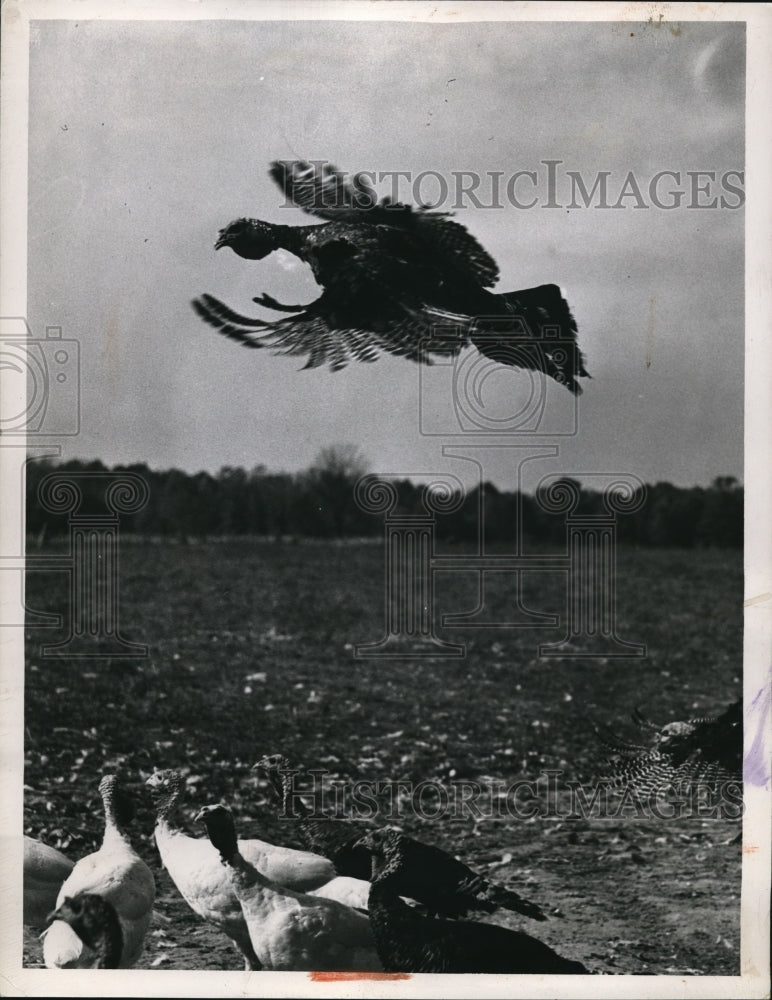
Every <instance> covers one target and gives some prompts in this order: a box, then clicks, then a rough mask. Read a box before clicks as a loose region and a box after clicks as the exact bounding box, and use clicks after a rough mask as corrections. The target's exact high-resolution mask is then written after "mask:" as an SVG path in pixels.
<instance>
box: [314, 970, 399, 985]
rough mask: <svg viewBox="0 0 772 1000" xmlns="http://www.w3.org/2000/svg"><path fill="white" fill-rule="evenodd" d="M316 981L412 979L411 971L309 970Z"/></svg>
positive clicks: (341, 981)
mask: <svg viewBox="0 0 772 1000" xmlns="http://www.w3.org/2000/svg"><path fill="white" fill-rule="evenodd" d="M308 978H309V979H310V980H311V981H312V982H314V983H343V982H348V981H349V980H351V979H412V978H413V976H412V973H410V972H309V973H308Z"/></svg>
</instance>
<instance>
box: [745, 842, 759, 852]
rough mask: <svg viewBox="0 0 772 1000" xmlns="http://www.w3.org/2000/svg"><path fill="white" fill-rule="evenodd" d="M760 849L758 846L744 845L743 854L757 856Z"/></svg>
mask: <svg viewBox="0 0 772 1000" xmlns="http://www.w3.org/2000/svg"><path fill="white" fill-rule="evenodd" d="M758 849H759V845H758V844H743V854H755V853H756V851H758Z"/></svg>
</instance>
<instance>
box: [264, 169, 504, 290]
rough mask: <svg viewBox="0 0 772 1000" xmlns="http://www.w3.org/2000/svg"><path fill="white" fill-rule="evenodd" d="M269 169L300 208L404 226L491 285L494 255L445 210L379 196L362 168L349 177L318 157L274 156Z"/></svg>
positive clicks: (433, 251)
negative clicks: (404, 203) (291, 157)
mask: <svg viewBox="0 0 772 1000" xmlns="http://www.w3.org/2000/svg"><path fill="white" fill-rule="evenodd" d="M269 172H270V175H271V177H272V178H273V179H274V180H275V181H276V183H277V184H278V185H279V187H280V188H281V189H282V191H283V192H284V194H285V195H286V196H287V197H288V198H289V199H290V201H291V202H292V203H293V204H294V205H296V206H297V207H298V208H301V209H302V210H303V211H304V212H310V213H311V214H312V215H316V216H318V217H319V218H322V219H327V220H329V221H331V222H356V223H362V224H365V225H387V226H393V227H395V228H399V229H405V230H408V231H409V232H411V233H412V235H413V236H414V237H415V238H416V239H417V240H419V241H420V243H421V244H423V245H424V247H425V250H426V252H427V253H428V254H430V255H433V256H434V257H435V258H439V261H438V262H439V263H442V262H443V261H444V262H445V264H446V265H452V266H453V267H454V268H458V269H461V270H463V271H465V272H466V273H467V274H468V275H470V276H471V277H473V278H474V279H475V281H476V282H477V283H478V284H480V285H481V286H482V287H483V288H490V287H492V286H493V285H495V283H496V281H497V280H498V277H499V269H498V265H497V264H496V262H495V260H494V259H493V258H492V257H491V256H490V254H489V253H488V252H487V251H486V250H485V249H483V247H482V246H481V245H480V244H479V243H478V242H477V240H476V239H475V238H474V236H472V234H471V233H470V232H469V231H468V230H467V229H466V228H465V227H464V226H462V225H461V224H460V223H458V222H451V221H450V220H449V219H448V214H449V213H447V212H434V211H432V210H430V209H427V208H424V207H423V206H421V207H419V208H417V209H415V208H412V207H411V206H409V205H403V204H401V203H400V202H394V201H391V199H389V198H382V199H381V200H380V201H379V200H378V198H377V195H376V194H375V191H374V190H373V189H372V188H371V187H370V186H369V185H368V184H366V183H365V181H364V179H363V177H362V175H361V174H357V175H355V176H354V178H353V181H351V182H349V181H348V180H347V178H346V175H345V174H343V173H342V172H341V171H340V170H337V169H336V168H335V167H333V166H331V165H330V164H328V163H326V162H324V161H321V160H317V161H314V162H308V161H305V160H276V161H275V162H274V163H272V164H271V167H270V171H269Z"/></svg>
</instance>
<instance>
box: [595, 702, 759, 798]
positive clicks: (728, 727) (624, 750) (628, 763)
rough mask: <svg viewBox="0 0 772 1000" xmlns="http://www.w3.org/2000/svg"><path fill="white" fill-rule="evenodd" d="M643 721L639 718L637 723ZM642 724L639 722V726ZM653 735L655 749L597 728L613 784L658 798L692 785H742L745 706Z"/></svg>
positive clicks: (671, 725)
mask: <svg viewBox="0 0 772 1000" xmlns="http://www.w3.org/2000/svg"><path fill="white" fill-rule="evenodd" d="M639 718H642V717H641V716H640V713H637V715H636V716H634V719H635V721H636V722H638V719H639ZM638 724H639V725H640V723H638ZM646 728H647V729H648V730H649V731H650V732H653V733H654V739H655V743H654V745H649V746H645V745H642V744H639V743H632V742H628V741H625V740H622V739H619V738H618V737H617V736H615V735H614V734H613V733H612V732H611V731H610V730H608V729H604V728H600V727H596V729H595V732H596V735H597V736H598V739H599V740H600V742H601V743H602V744H603V746H604V747H605V748H606V756H607V759H608V762H609V764H610V765H611V771H612V777H613V779H614V783H615V784H617V785H620V786H626V787H629V788H630V789H631V790H633V791H634V792H636V793H637V794H639V795H653V794H656V793H660V792H663V791H665V790H666V789H668V788H671V787H673V788H678V787H679V786H683V785H687V784H702V785H713V786H718V785H722V784H726V783H727V782H738V783H739V782H741V781H742V704H741V702H738V703H736V704H735V705H732V706H730V708H729V709H727V711H726V712H724V713H723V714H722V715H721V716H719V717H718V718H716V719H692V720H689V721H688V722H686V723H669V724H668V725H667V726H664V727H662V728H661V729H658V728H657V727H656V726H654V725H652V724H651V723H649V722H648V720H646Z"/></svg>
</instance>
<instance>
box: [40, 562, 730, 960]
mask: <svg viewBox="0 0 772 1000" xmlns="http://www.w3.org/2000/svg"><path fill="white" fill-rule="evenodd" d="M121 558H122V563H121V587H122V590H121V601H122V605H121V612H122V615H123V622H124V624H123V626H122V627H123V630H124V634H125V635H126V637H127V638H131V639H133V640H135V641H141V642H145V643H146V644H147V645H148V647H149V656H148V657H147V658H145V659H141V660H136V661H129V660H125V661H118V660H113V661H107V660H106V661H104V662H103V661H99V660H95V661H90V662H88V663H87V665H86V666H85V667H84V666H82V665H74V664H73V663H72V661H70V662H67V661H65V660H57V659H56V658H55V657H44V656H42V655H41V654H40V643H41V641H46V642H52V641H55V640H56V638H57V636H56V635H55V634H52V633H51V632H50V631H47V632H46V633H45V634H43V630H41V629H29V630H28V642H27V647H28V664H27V691H26V720H25V721H26V727H27V744H26V748H25V749H26V769H25V784H26V793H25V796H26V797H25V832H27V833H29V834H30V835H32V836H37V837H40V838H41V839H42V840H44V841H46V842H48V843H51V844H53V845H54V846H57V847H59V848H60V849H62V850H64V851H65V853H67V854H68V855H70V856H71V857H72V858H78V857H81V856H83V855H85V854H87V853H89V851H92V850H94V849H95V848H96V847H97V846H98V844H99V840H100V837H101V817H100V808H99V801H98V796H97V794H96V785H97V784H98V781H99V777H100V775H101V774H103V773H109V772H110V771H115V772H117V773H119V774H120V775H121V776H122V777H123V778H124V779H125V780H126V781H127V783H128V786H129V787H130V789H131V790H132V791H134V792H136V793H137V795H138V798H139V803H140V808H139V813H138V818H137V823H136V832H135V835H134V837H135V840H134V842H135V845H136V847H137V849H138V850H139V852H140V853H141V854H142V856H143V857H144V858H145V860H146V861H147V862H148V863H149V864H150V865H151V867H152V869H153V871H154V874H155V876H156V882H157V898H156V917H155V919H154V922H153V925H152V927H151V931H150V933H149V935H148V937H147V940H146V948H145V952H144V955H143V957H142V959H141V961H140V963H139V965H138V967H139V968H145V969H148V968H153V969H159V970H180V969H193V970H195V969H221V970H222V969H227V970H238V969H240V968H242V962H241V957H240V955H239V954H238V953H237V952H236V951H235V950H234V948H233V947H232V946H231V944H230V942H229V941H228V940H227V939H226V938H225V937H224V936H223V935H222V934H221V933H220V932H218V931H216V930H214V929H212V928H211V927H209V926H208V925H206V924H204V923H203V922H202V921H201V920H200V919H199V918H198V917H196V916H195V914H193V913H192V911H191V910H189V908H188V907H187V905H186V904H185V902H184V901H183V900H182V898H181V897H180V895H179V893H178V892H177V890H176V889H175V887H174V886H173V884H172V883H171V881H170V879H169V877H168V875H167V874H166V872H165V871H164V870H163V869H162V868H161V866H160V862H159V858H158V854H157V852H156V850H155V847H154V844H153V841H152V825H153V816H152V813H151V811H150V808H149V806H148V804H147V803H146V802H145V801H144V800H143V799H142V797H141V789H142V786H143V782H144V779H145V778H146V777H147V776H148V775H149V774H150V773H152V771H153V769H154V768H161V767H180V768H183V769H184V770H185V771H186V773H187V774H188V776H189V777H190V778H193V779H194V780H193V781H192V782H191V784H190V787H189V794H188V801H187V804H186V808H185V814H186V817H187V829H188V832H189V833H190V834H191V835H195V836H201V835H202V831H201V830H198V829H196V828H195V825H194V824H193V822H192V817H193V816H194V815H195V811H196V810H197V809H198V808H200V806H201V805H202V804H205V803H206V802H209V801H223V802H226V803H227V804H228V805H229V806H231V808H232V809H233V811H234V814H235V816H236V820H237V823H238V828H239V834H240V836H244V837H249V836H252V837H261V838H262V839H266V840H270V841H273V842H280V843H290V840H289V838H288V834H287V829H286V824H284V825H283V823H282V821H281V820H280V819H278V818H277V817H276V814H275V810H274V808H273V806H272V804H271V802H270V800H269V796H268V792H267V788H266V786H265V783H264V782H260V781H259V780H258V779H257V778H256V777H255V775H254V774H252V773H251V771H250V767H251V764H252V763H254V761H255V760H257V759H258V757H259V756H261V755H262V754H263V753H267V752H277V751H282V752H285V753H287V754H288V755H291V756H292V757H293V758H294V759H295V760H297V761H299V762H300V764H301V766H304V767H306V768H312V767H325V768H327V769H328V770H329V772H330V778H331V780H362V779H373V778H378V779H381V780H386V779H391V780H401V781H413V782H420V781H425V780H432V781H434V782H436V783H438V784H442V785H443V786H444V787H447V788H450V789H452V787H453V785H454V782H458V781H460V780H462V779H463V780H470V781H476V782H478V783H479V784H480V786H481V787H483V788H485V789H487V788H488V787H491V786H496V787H498V786H497V785H496V783H499V782H503V783H504V784H505V785H506V784H508V783H511V782H513V781H525V780H537V779H539V780H543V779H541V778H540V777H539V776H540V775H543V773H544V772H545V771H546V770H550V769H554V770H557V771H559V772H560V774H561V779H560V780H561V781H562V782H565V781H581V782H583V783H587V782H591V781H592V779H593V777H594V776H595V777H596V776H597V775H598V773H599V768H600V767H601V763H600V761H601V758H600V756H599V748H598V745H597V742H596V741H595V739H594V736H593V732H592V728H591V724H592V722H593V721H598V722H603V723H606V724H608V725H611V726H612V727H614V728H616V729H617V730H618V731H620V732H622V733H625V734H626V735H631V733H632V732H633V730H632V729H631V723H630V721H629V712H630V711H631V710H632V709H633V708H634V707H636V706H638V707H640V708H642V709H644V710H645V711H646V713H647V714H648V715H649V716H650V717H652V718H653V719H656V720H658V721H659V722H667V721H670V720H671V719H675V718H683V717H687V716H690V715H701V714H705V713H706V712H708V711H715V710H720V709H721V708H723V707H724V706H725V705H726V704H728V703H729V702H730V701H731V700H733V699H734V698H735V697H737V692H738V691H739V687H738V685H739V684H740V683H741V649H742V646H741V641H742V638H741V637H742V619H741V610H740V609H741V598H742V564H741V556H740V554H739V553H736V552H728V553H727V552H720V551H695V552H673V551H667V552H662V551H660V552H654V551H637V550H626V551H624V552H622V553H620V574H619V579H620V586H619V592H618V605H619V627H620V629H621V631H622V632H623V633H624V635H625V637H627V638H629V639H631V640H633V641H640V642H645V643H646V645H647V656H646V658H645V659H644V660H643V661H640V662H637V663H635V664H631V663H630V662H626V661H613V660H606V661H605V662H601V661H586V660H585V661H582V660H578V659H573V658H571V657H566V658H563V659H553V660H550V661H546V660H545V659H544V658H541V657H539V656H538V653H537V651H536V647H537V644H538V643H539V642H549V641H554V640H555V639H556V638H559V637H560V630H559V629H555V630H552V631H550V630H535V629H520V630H502V629H496V630H486V629H482V630H480V629H478V630H461V629H458V630H456V631H453V632H451V631H450V630H446V631H443V636H447V638H448V639H449V640H452V641H463V642H465V643H466V645H467V653H466V656H465V658H463V659H462V660H440V659H428V660H422V661H420V662H417V661H415V660H413V661H411V660H405V661H400V660H396V661H392V662H389V663H388V664H383V663H376V664H374V665H373V664H366V665H365V664H363V663H362V662H356V661H354V660H352V654H351V648H352V644H354V643H356V642H361V641H370V640H374V639H377V638H379V636H380V634H382V631H383V619H382V616H383V596H382V591H381V586H382V551H381V550H380V548H379V547H377V546H364V545H363V546H361V547H356V546H348V547H341V546H334V545H332V544H330V545H326V546H325V545H316V546H303V545H297V546H286V545H285V546H282V545H279V544H273V543H270V544H269V543H264V544H262V545H258V544H256V543H252V544H249V543H247V544H239V545H234V546H228V545H225V544H221V545H219V546H218V545H215V544H214V543H212V544H205V545H200V546H173V545H170V544H168V543H163V544H156V545H151V544H146V545H144V546H139V545H137V546H134V547H132V546H126V548H125V551H124V552H122V557H121ZM36 576H37V579H36ZM533 576H534V577H538V578H539V580H538V582H537V583H535V584H534V590H533V593H531V594H529V595H528V601H529V604H530V606H532V607H537V608H544V609H545V610H551V609H554V608H555V607H556V606H557V607H558V608H559V607H560V593H561V589H560V588H561V583H560V581H559V580H558V579H551V578H550V574H533ZM46 578H47V579H46ZM52 578H53V575H51V574H37V575H35V574H33V575H32V576H31V577H30V583H29V589H28V601H29V604H30V605H31V606H32V607H34V608H36V609H39V610H54V611H55V610H62V611H64V610H66V599H67V595H66V591H65V589H64V584H63V582H61V586H60V587H59V586H58V585H57V586H52V585H51V581H52ZM489 598H490V603H491V608H493V609H495V607H496V602H497V601H498V602H500V603H502V604H505V603H506V601H507V599H508V595H507V591H506V587H505V584H504V582H503V581H502V583H501V584H500V585H499V590H496V589H495V588H493V589H492V590H491V592H490V594H489ZM437 599H438V601H440V602H443V608H444V609H450V610H458V609H459V608H463V607H465V606H466V607H468V606H470V602H471V601H473V600H474V587H473V586H471V585H470V583H469V581H468V580H466V579H464V578H462V576H461V575H459V577H458V578H457V579H453V580H451V581H449V582H448V583H447V584H446V585H445V586H444V587H440V588H438V595H437ZM561 789H564V786H563V785H561ZM540 801H541V800H540ZM550 801H551V805H549V802H550ZM545 802H547V803H548V804H547V805H546V806H544V804H543V805H542V808H540V809H539V810H538V814H537V815H535V816H532V817H531V818H517V819H513V818H512V817H509V816H506V815H502V816H474V815H469V814H463V811H462V814H458V811H457V812H456V813H453V812H452V811H447V810H446V811H445V812H444V814H442V815H440V816H437V817H434V818H431V817H429V818H427V817H426V816H424V817H422V816H420V815H417V814H416V813H415V811H412V812H411V811H410V810H407V811H406V812H405V814H404V815H401V816H400V822H401V823H402V825H403V826H404V828H405V830H406V832H408V833H410V834H412V835H414V836H417V837H419V838H421V839H423V840H427V841H429V842H431V843H435V844H437V845H439V846H441V847H444V848H445V849H447V850H449V851H451V852H452V853H454V854H456V855H457V856H459V857H460V858H462V859H463V860H464V861H466V862H467V863H468V864H470V865H471V866H472V867H474V868H476V869H478V870H480V871H483V872H486V873H488V874H489V875H490V877H491V878H494V879H495V880H497V881H499V882H503V883H507V884H510V885H511V886H512V887H513V888H516V889H517V890H518V891H519V892H521V894H522V895H525V896H527V897H528V898H530V899H532V900H534V901H535V902H537V903H539V904H540V905H541V906H542V907H543V909H544V910H545V912H546V913H547V914H548V917H549V920H548V921H546V922H542V923H535V922H533V921H530V920H527V919H525V918H522V917H519V916H518V915H516V914H509V913H506V912H499V913H497V914H494V915H492V916H490V917H486V918H485V919H487V920H491V921H492V922H497V923H502V924H505V925H507V926H512V927H517V928H519V929H522V930H525V931H527V932H528V933H530V934H533V935H534V936H536V937H538V938H540V939H541V940H543V941H545V942H546V943H548V944H549V945H551V946H552V947H554V948H555V949H556V950H557V951H559V952H560V953H561V954H563V955H565V956H566V957H570V958H574V959H578V960H581V961H582V962H584V963H585V964H586V965H587V966H588V967H590V968H592V969H594V970H595V971H597V972H599V973H602V974H621V973H627V974H648V975H652V974H656V975H663V976H666V975H679V976H684V975H738V974H739V957H740V921H739V913H740V866H741V844H740V843H739V842H738V840H737V834H738V833H739V830H740V823H739V821H738V820H736V819H729V818H705V817H700V816H686V817H682V818H680V819H658V818H656V817H655V816H651V815H646V816H638V815H636V814H635V810H634V809H629V808H628V809H624V810H622V811H621V812H619V811H618V812H617V814H613V812H612V814H611V815H610V816H607V817H605V818H601V817H598V816H594V815H593V816H590V817H589V818H581V817H571V816H569V815H568V813H569V812H570V810H569V809H568V808H566V807H565V806H566V798H565V791H564V790H561V792H560V793H559V795H558V796H557V797H556V798H555V799H554V801H553V800H549V799H548V797H546V798H545ZM41 961H42V959H41V947H40V944H39V942H38V940H37V938H36V936H35V934H33V933H31V932H27V933H25V947H24V964H25V965H27V966H30V967H36V966H40V965H41Z"/></svg>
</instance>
